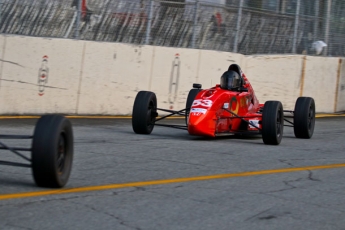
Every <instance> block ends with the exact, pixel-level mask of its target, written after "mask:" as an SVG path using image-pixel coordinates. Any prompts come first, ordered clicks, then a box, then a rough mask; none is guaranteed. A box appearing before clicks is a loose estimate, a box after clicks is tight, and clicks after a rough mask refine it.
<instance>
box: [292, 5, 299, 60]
mask: <svg viewBox="0 0 345 230" xmlns="http://www.w3.org/2000/svg"><path fill="white" fill-rule="evenodd" d="M300 8H301V0H297V6H296V14H295V29H294V33H293V42H292V53H294V54H295V53H296V46H297V34H298V25H299V11H300Z"/></svg>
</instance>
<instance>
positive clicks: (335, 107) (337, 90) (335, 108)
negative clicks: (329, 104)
mask: <svg viewBox="0 0 345 230" xmlns="http://www.w3.org/2000/svg"><path fill="white" fill-rule="evenodd" d="M341 64H342V59H341V58H339V61H338V70H337V83H336V84H335V96H334V112H337V105H338V93H339V80H340V73H341Z"/></svg>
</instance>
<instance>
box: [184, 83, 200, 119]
mask: <svg viewBox="0 0 345 230" xmlns="http://www.w3.org/2000/svg"><path fill="white" fill-rule="evenodd" d="M200 91H201V89H191V90H190V91H189V93H188V96H187V101H186V116H185V121H186V125H188V120H189V113H190V108H191V107H192V104H193V101H194V99H195V97H196V95H198V93H199V92H200Z"/></svg>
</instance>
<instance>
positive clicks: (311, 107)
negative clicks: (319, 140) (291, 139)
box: [293, 97, 315, 139]
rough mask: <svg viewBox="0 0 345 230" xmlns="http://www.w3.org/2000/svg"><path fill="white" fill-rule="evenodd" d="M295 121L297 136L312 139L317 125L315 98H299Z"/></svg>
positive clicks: (296, 105)
mask: <svg viewBox="0 0 345 230" xmlns="http://www.w3.org/2000/svg"><path fill="white" fill-rule="evenodd" d="M293 121H294V128H293V129H294V133H295V137H297V138H304V139H310V138H311V137H312V136H313V133H314V127H315V101H314V99H313V98H311V97H299V98H297V100H296V104H295V111H294V118H293Z"/></svg>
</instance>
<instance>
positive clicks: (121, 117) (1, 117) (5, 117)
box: [0, 113, 345, 120]
mask: <svg viewBox="0 0 345 230" xmlns="http://www.w3.org/2000/svg"><path fill="white" fill-rule="evenodd" d="M40 117H41V116H38V115H37V116H0V120H2V119H38V118H40ZM65 117H66V118H70V119H132V117H131V116H77V115H66V116H65ZM315 117H316V118H321V117H345V114H333V113H327V114H322V113H320V114H316V115H315ZM158 118H160V117H158ZM166 119H184V116H173V117H167V118H166Z"/></svg>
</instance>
